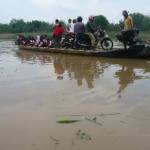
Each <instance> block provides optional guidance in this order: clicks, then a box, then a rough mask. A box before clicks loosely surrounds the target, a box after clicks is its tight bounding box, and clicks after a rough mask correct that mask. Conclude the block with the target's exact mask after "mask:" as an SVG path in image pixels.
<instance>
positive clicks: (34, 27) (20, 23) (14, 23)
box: [0, 19, 53, 33]
mask: <svg viewBox="0 0 150 150" xmlns="http://www.w3.org/2000/svg"><path fill="white" fill-rule="evenodd" d="M52 29H53V25H52V24H49V23H47V22H42V21H38V20H34V21H31V22H25V21H24V20H22V19H19V20H16V19H12V20H11V21H10V23H9V24H0V33H23V32H52Z"/></svg>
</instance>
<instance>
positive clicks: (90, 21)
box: [86, 15, 97, 47]
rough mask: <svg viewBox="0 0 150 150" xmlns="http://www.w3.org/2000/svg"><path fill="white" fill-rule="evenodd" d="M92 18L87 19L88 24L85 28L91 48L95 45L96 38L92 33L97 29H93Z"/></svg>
mask: <svg viewBox="0 0 150 150" xmlns="http://www.w3.org/2000/svg"><path fill="white" fill-rule="evenodd" d="M94 18H95V17H94V16H92V15H91V16H89V19H88V22H87V25H86V28H87V32H88V35H89V37H90V39H91V44H92V46H93V47H94V46H95V44H96V38H95V36H94V33H95V32H96V31H97V29H96V28H95V26H94Z"/></svg>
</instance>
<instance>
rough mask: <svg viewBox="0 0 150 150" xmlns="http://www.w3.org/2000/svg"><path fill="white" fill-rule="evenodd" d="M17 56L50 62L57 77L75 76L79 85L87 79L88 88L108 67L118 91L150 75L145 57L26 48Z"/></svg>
mask: <svg viewBox="0 0 150 150" xmlns="http://www.w3.org/2000/svg"><path fill="white" fill-rule="evenodd" d="M16 55H17V57H18V58H20V59H21V62H22V63H31V62H32V63H37V62H38V63H40V64H41V65H45V64H53V66H54V70H55V74H56V75H57V79H59V80H63V78H64V76H67V77H68V78H69V79H75V80H76V81H77V84H78V86H82V84H83V82H84V81H86V83H87V86H88V88H89V89H92V88H94V80H96V79H100V78H101V77H103V76H104V73H105V71H108V70H109V71H110V72H109V74H112V76H113V78H115V79H117V80H118V85H119V89H118V93H121V92H122V91H123V90H125V88H126V87H127V86H128V85H129V84H132V83H134V82H135V81H136V80H140V79H149V78H150V74H149V72H150V61H148V60H137V59H110V58H98V57H97V58H96V57H83V56H74V55H73V56H72V55H64V54H47V53H41V52H38V53H36V52H29V51H18V52H17V53H16Z"/></svg>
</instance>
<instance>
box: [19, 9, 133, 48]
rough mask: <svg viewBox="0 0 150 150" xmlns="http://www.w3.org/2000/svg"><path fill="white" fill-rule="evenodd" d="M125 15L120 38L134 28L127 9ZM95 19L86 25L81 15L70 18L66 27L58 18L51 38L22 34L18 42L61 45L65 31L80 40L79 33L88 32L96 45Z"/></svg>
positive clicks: (44, 45) (90, 18)
mask: <svg viewBox="0 0 150 150" xmlns="http://www.w3.org/2000/svg"><path fill="white" fill-rule="evenodd" d="M123 16H124V29H123V32H122V34H121V36H120V38H121V37H126V36H128V34H130V31H131V30H132V28H133V20H132V17H131V16H129V15H128V12H127V11H126V10H125V11H123ZM94 19H95V17H94V16H89V18H88V22H87V24H86V26H85V25H84V23H83V22H82V20H83V19H82V17H81V16H79V17H77V19H73V20H71V19H69V20H68V24H67V25H66V27H65V28H64V27H63V26H62V24H61V22H60V21H59V20H58V19H56V20H55V24H54V27H53V32H52V37H51V38H49V37H48V36H47V35H42V36H39V35H37V36H36V37H33V36H28V37H24V36H22V35H19V36H18V37H17V44H18V45H29V46H37V47H53V46H54V45H59V46H60V45H61V39H62V35H63V34H64V33H67V34H70V35H71V36H74V37H75V38H76V40H78V39H80V38H81V37H80V36H79V35H81V34H84V33H85V32H87V33H88V34H89V37H90V39H91V44H92V46H94V44H95V41H96V38H95V36H94V33H95V32H96V30H97V28H95V26H94ZM80 40H81V39H80Z"/></svg>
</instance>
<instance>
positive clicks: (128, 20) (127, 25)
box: [122, 10, 133, 31]
mask: <svg viewBox="0 0 150 150" xmlns="http://www.w3.org/2000/svg"><path fill="white" fill-rule="evenodd" d="M122 15H123V16H124V31H129V30H132V29H133V19H132V17H131V16H129V14H128V12H127V11H126V10H124V11H123V12H122Z"/></svg>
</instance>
